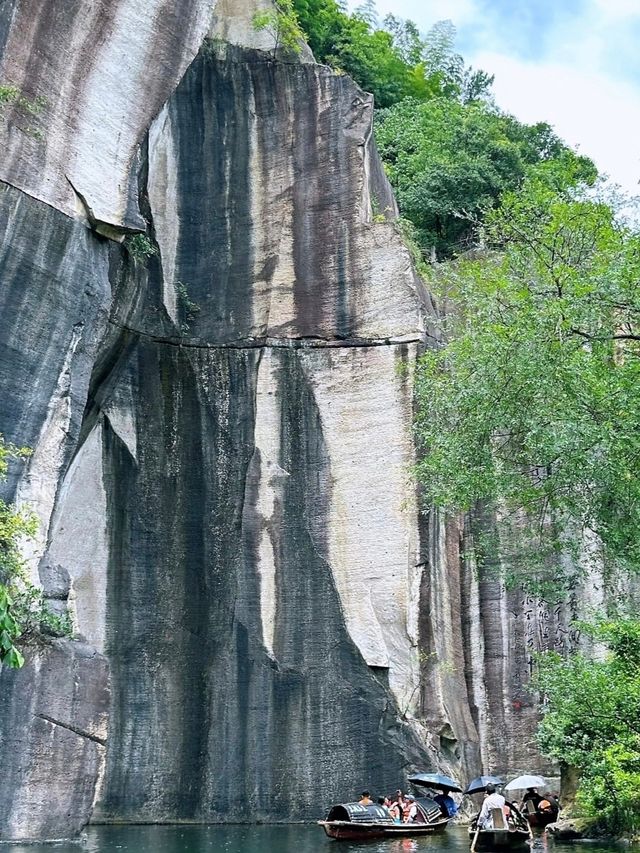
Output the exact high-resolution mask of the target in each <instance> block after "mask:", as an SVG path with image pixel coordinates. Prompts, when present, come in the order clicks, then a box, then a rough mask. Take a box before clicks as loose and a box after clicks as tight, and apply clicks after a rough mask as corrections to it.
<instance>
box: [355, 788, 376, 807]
mask: <svg viewBox="0 0 640 853" xmlns="http://www.w3.org/2000/svg"><path fill="white" fill-rule="evenodd" d="M358 805H360V806H372V805H373V800H372V799H371V795H370V794H369V792H368V791H363V792H362V799H360V800H358Z"/></svg>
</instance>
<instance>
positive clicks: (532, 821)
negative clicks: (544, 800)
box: [525, 800, 558, 826]
mask: <svg viewBox="0 0 640 853" xmlns="http://www.w3.org/2000/svg"><path fill="white" fill-rule="evenodd" d="M525 808H526V812H525V817H526V819H527V820H528V821H529V826H547V824H549V823H553V822H554V821H556V820H557V819H558V811H557V809H554V810H549V811H546V810H545V811H538V809H536V807H535V806H534V804H533V803H532V802H531V800H528V801H527V802H526V803H525Z"/></svg>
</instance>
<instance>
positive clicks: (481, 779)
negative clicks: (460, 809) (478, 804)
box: [465, 776, 504, 794]
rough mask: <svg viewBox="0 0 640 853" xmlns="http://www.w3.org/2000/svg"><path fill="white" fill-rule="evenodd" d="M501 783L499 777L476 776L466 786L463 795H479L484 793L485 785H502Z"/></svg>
mask: <svg viewBox="0 0 640 853" xmlns="http://www.w3.org/2000/svg"><path fill="white" fill-rule="evenodd" d="M503 784H504V783H503V781H502V779H501V778H500V777H499V776H478V777H477V778H476V779H473V780H472V781H471V782H469V784H468V785H467V790H466V791H465V794H479V793H480V791H484V789H485V788H486V787H487V785H496V787H497V786H498V785H503Z"/></svg>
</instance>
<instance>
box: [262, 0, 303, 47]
mask: <svg viewBox="0 0 640 853" xmlns="http://www.w3.org/2000/svg"><path fill="white" fill-rule="evenodd" d="M253 26H254V28H255V29H256V30H266V31H267V32H268V33H269V34H270V35H271V36H273V40H274V47H273V55H274V56H275V55H276V54H277V53H278V51H279V50H284V51H286V52H289V53H300V50H301V46H302V42H303V41H304V37H305V34H304V32H303V31H302V28H301V27H300V23H299V21H298V15H297V13H296V10H295V8H294V4H293V0H274V5H273V9H264V10H262V11H260V12H256V13H255V15H254V16H253Z"/></svg>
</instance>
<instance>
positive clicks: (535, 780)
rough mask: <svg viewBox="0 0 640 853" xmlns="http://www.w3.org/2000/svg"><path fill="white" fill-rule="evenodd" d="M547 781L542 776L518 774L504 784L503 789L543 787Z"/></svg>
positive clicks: (518, 789) (514, 789)
mask: <svg viewBox="0 0 640 853" xmlns="http://www.w3.org/2000/svg"><path fill="white" fill-rule="evenodd" d="M546 784H547V783H546V782H545V781H544V779H543V778H542V776H518V778H517V779H512V780H511V782H509V783H508V785H506V786H505V791H524V790H525V788H544V787H545V785H546Z"/></svg>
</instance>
